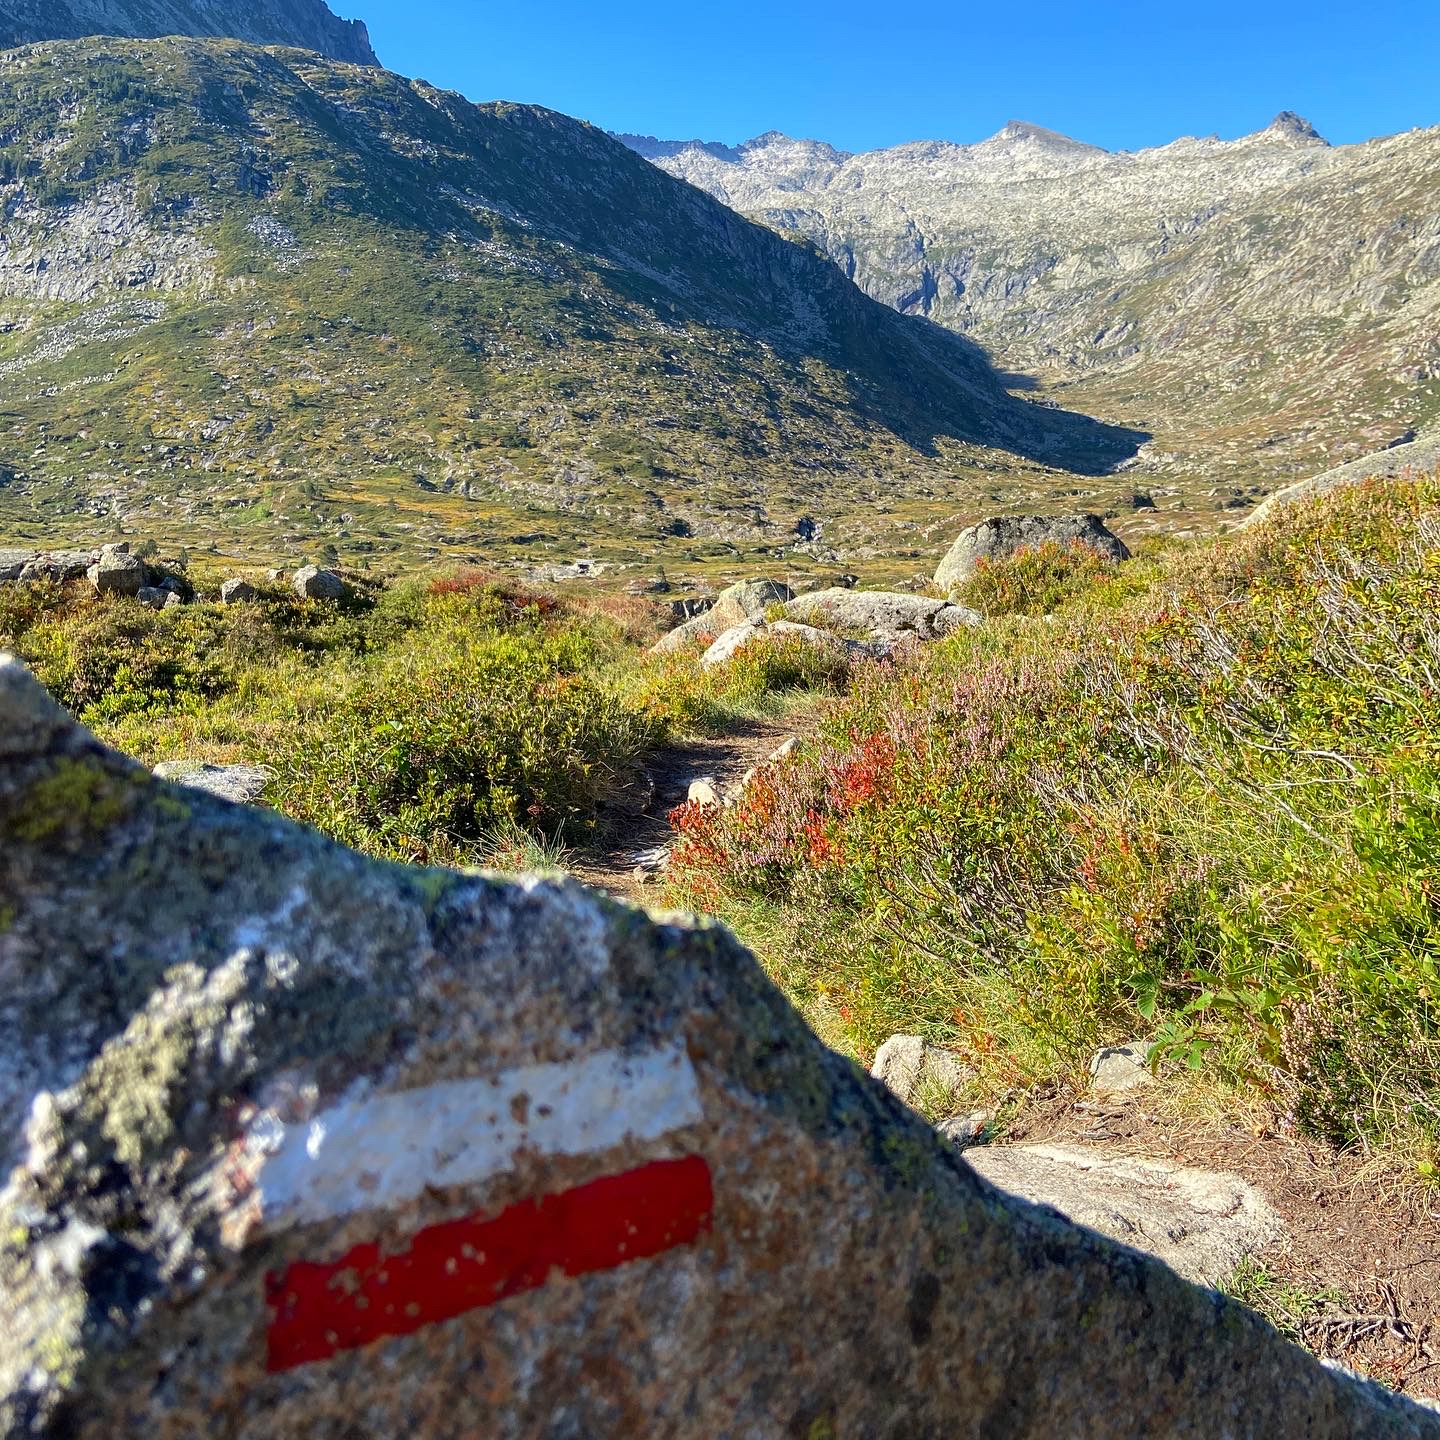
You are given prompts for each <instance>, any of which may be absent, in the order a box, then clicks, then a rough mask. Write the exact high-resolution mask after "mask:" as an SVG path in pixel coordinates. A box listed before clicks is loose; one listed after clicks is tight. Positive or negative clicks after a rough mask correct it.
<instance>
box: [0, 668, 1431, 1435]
mask: <svg viewBox="0 0 1440 1440" xmlns="http://www.w3.org/2000/svg"><path fill="white" fill-rule="evenodd" d="M58 794H64V795H68V796H73V795H77V794H83V795H84V796H86V797H87V804H86V806H85V807H84V809H83V812H72V811H69V810H65V809H51V808H41V809H37V806H48V805H50V804H51V797H54V796H56V795H58ZM0 837H3V840H4V843H3V844H0V895H3V896H4V897H5V923H4V933H3V956H4V970H5V985H4V987H3V992H0V1017H3V1019H0V1025H3V1032H0V1033H3V1036H4V1056H5V1063H4V1065H3V1066H0V1175H4V1176H5V1177H6V1181H5V1185H4V1189H3V1190H0V1235H3V1236H4V1244H3V1246H0V1332H3V1334H4V1336H5V1343H4V1345H3V1346H0V1417H3V1426H4V1429H5V1431H6V1433H8V1434H11V1435H15V1436H19V1435H22V1434H23V1435H30V1436H42V1435H52V1436H54V1435H59V1434H67V1435H73V1436H75V1437H76V1440H102V1437H110V1436H116V1435H146V1436H149V1435H155V1436H160V1435H173V1436H213V1437H215V1440H238V1437H241V1436H243V1437H245V1440H293V1437H296V1436H308V1437H316V1440H322V1437H327V1440H328V1437H338V1436H341V1435H344V1436H348V1437H354V1440H377V1437H389V1436H395V1435H414V1436H416V1437H417V1440H422V1437H424V1440H429V1437H435V1440H444V1437H453V1436H459V1435H493V1436H495V1437H497V1440H522V1437H533V1436H560V1435H566V1436H590V1437H595V1440H606V1437H621V1436H629V1435H635V1434H638V1433H644V1434H646V1435H648V1436H654V1437H657V1440H663V1437H672V1436H680V1435H686V1436H689V1435H716V1436H720V1435H732V1436H740V1435H747V1436H749V1435H754V1436H771V1435H777V1434H782V1433H786V1434H788V1433H794V1434H797V1435H818V1434H820V1433H821V1432H822V1430H823V1431H825V1432H827V1433H830V1434H834V1435H841V1436H854V1437H859V1436H872V1435H873V1436H923V1435H956V1436H960V1435H997V1436H998V1435H1000V1434H1002V1433H1003V1434H1004V1435H1005V1436H1006V1437H1008V1440H1040V1437H1047V1440H1048V1437H1052V1436H1056V1435H1074V1436H1081V1435H1094V1436H1099V1435H1103V1436H1106V1437H1110V1440H1139V1437H1142V1436H1148V1437H1180V1436H1191V1437H1193V1436H1201V1435H1230V1436H1234V1437H1236V1440H1243V1437H1251V1440H1258V1437H1269V1436H1292V1435H1295V1436H1298V1435H1305V1436H1306V1437H1307V1440H1352V1437H1360V1436H1366V1437H1369V1436H1374V1437H1380V1436H1382V1435H1383V1436H1385V1437H1387V1440H1435V1437H1436V1436H1437V1435H1440V1420H1437V1419H1436V1417H1435V1416H1433V1415H1431V1414H1428V1413H1426V1412H1424V1411H1422V1410H1420V1409H1419V1408H1417V1407H1415V1406H1413V1405H1412V1404H1411V1403H1410V1402H1408V1401H1406V1400H1404V1399H1403V1398H1401V1397H1399V1396H1397V1395H1394V1394H1392V1393H1389V1392H1387V1391H1385V1390H1383V1389H1382V1388H1381V1387H1379V1386H1375V1385H1370V1384H1366V1383H1364V1382H1362V1381H1360V1380H1358V1379H1355V1378H1353V1377H1350V1376H1346V1375H1343V1374H1339V1373H1336V1372H1333V1371H1330V1370H1327V1369H1325V1368H1324V1367H1322V1366H1321V1365H1320V1364H1318V1363H1317V1362H1316V1361H1315V1360H1314V1359H1312V1358H1311V1357H1310V1356H1308V1355H1306V1354H1305V1353H1304V1352H1303V1351H1302V1350H1300V1349H1299V1348H1298V1347H1296V1346H1292V1345H1290V1344H1288V1343H1286V1342H1285V1341H1283V1340H1282V1339H1281V1338H1280V1337H1279V1336H1278V1335H1277V1334H1276V1333H1275V1332H1274V1331H1273V1330H1272V1329H1271V1328H1270V1327H1269V1326H1267V1325H1266V1324H1265V1323H1264V1322H1263V1321H1262V1320H1261V1319H1260V1318H1259V1317H1258V1316H1255V1315H1254V1314H1252V1313H1251V1312H1249V1311H1247V1310H1246V1309H1245V1308H1244V1307H1243V1306H1240V1305H1237V1304H1235V1303H1234V1302H1232V1301H1230V1300H1227V1299H1226V1298H1224V1297H1223V1296H1220V1295H1218V1294H1216V1293H1214V1292H1211V1291H1206V1290H1202V1289H1199V1288H1196V1287H1194V1286H1191V1285H1189V1284H1187V1283H1186V1282H1185V1281H1184V1280H1182V1279H1180V1278H1179V1277H1178V1276H1176V1275H1175V1274H1173V1273H1172V1272H1171V1271H1169V1270H1167V1269H1166V1268H1165V1267H1164V1266H1163V1265H1161V1264H1160V1263H1159V1262H1158V1261H1155V1260H1153V1259H1150V1258H1148V1257H1146V1256H1144V1255H1141V1254H1138V1253H1136V1252H1134V1251H1131V1250H1125V1249H1121V1248H1117V1247H1115V1246H1114V1245H1112V1244H1111V1243H1110V1242H1109V1241H1107V1240H1104V1239H1102V1238H1101V1237H1100V1236H1098V1235H1095V1234H1092V1233H1090V1232H1087V1231H1085V1230H1083V1229H1079V1228H1077V1227H1075V1226H1072V1225H1070V1224H1068V1223H1066V1222H1065V1221H1063V1220H1062V1219H1060V1218H1059V1217H1057V1216H1056V1215H1055V1214H1054V1213H1053V1212H1051V1211H1048V1210H1045V1209H1040V1208H1036V1207H1033V1206H1030V1205H1026V1204H1024V1203H1023V1202H1022V1201H1020V1200H1018V1199H1012V1198H1008V1197H1006V1196H1005V1195H1004V1194H1002V1193H1000V1192H999V1191H996V1190H994V1189H992V1188H991V1187H989V1186H986V1185H984V1184H983V1183H982V1182H981V1181H980V1180H979V1179H978V1178H977V1177H976V1175H975V1173H974V1172H973V1171H972V1170H971V1169H970V1168H969V1167H968V1166H967V1165H966V1163H965V1161H964V1159H962V1157H961V1156H959V1155H957V1154H956V1152H955V1149H954V1147H953V1146H951V1145H950V1144H948V1143H947V1142H946V1141H945V1140H944V1139H942V1138H941V1137H940V1136H938V1135H937V1134H936V1133H935V1131H934V1130H933V1129H932V1128H931V1127H930V1126H928V1125H926V1124H924V1123H923V1122H922V1121H921V1120H920V1118H919V1117H918V1116H915V1115H913V1114H911V1113H909V1112H907V1111H906V1110H905V1109H904V1107H903V1106H901V1105H900V1104H899V1103H898V1102H896V1101H895V1100H894V1099H893V1097H892V1096H890V1095H889V1094H888V1093H887V1092H886V1091H885V1090H884V1089H883V1088H882V1087H880V1086H878V1085H874V1084H871V1083H867V1082H863V1081H862V1080H861V1078H860V1077H859V1076H858V1075H857V1074H856V1072H855V1069H854V1067H853V1066H852V1065H850V1064H849V1063H848V1062H847V1061H846V1060H844V1059H843V1058H842V1057H841V1056H839V1055H836V1054H835V1053H833V1052H832V1051H830V1050H828V1049H827V1048H826V1047H825V1046H824V1045H823V1044H821V1043H820V1041H819V1040H817V1038H816V1037H815V1036H814V1034H813V1033H812V1032H811V1031H810V1030H809V1029H808V1027H807V1026H806V1025H805V1023H804V1021H803V1019H802V1018H801V1017H800V1016H799V1015H798V1014H797V1013H796V1012H795V1011H794V1009H793V1008H792V1007H791V1006H790V1005H789V1004H787V1002H786V1001H785V999H784V997H783V996H782V995H781V994H780V992H779V991H778V990H777V989H776V988H775V987H774V985H772V984H771V983H770V982H769V980H768V979H767V978H766V976H765V973H764V971H763V970H762V969H761V967H760V966H759V965H758V964H757V963H756V962H755V960H754V959H753V957H751V956H750V955H748V954H747V953H746V952H745V951H744V950H742V949H741V948H740V946H739V945H738V944H737V943H736V942H735V941H734V940H733V939H732V938H731V937H730V935H729V934H728V933H727V932H726V931H725V930H724V929H723V928H722V927H720V926H717V925H709V924H706V925H698V926H696V925H691V924H688V923H686V922H685V921H684V920H682V919H681V918H679V917H675V916H668V917H666V918H665V920H664V921H663V923H657V922H653V921H651V920H650V919H649V917H647V916H646V915H645V914H644V913H642V912H640V911H636V910H632V909H630V908H628V907H625V906H621V905H619V904H616V903H614V902H611V901H608V900H604V899H601V898H599V897H597V896H595V895H593V894H591V893H589V892H587V891H585V890H583V889H582V888H581V887H579V886H577V885H575V884H574V883H573V882H570V881H565V880H559V879H554V878H545V877H536V876H532V877H528V878H524V879H521V880H519V881H514V882H511V881H505V880H501V879H499V878H497V877H494V876H489V875H483V874H457V873H450V872H445V871H440V870H410V869H407V868H405V867H403V866H399V865H393V864H382V863H379V862H375V861H371V860H368V859H366V858H364V857H362V856H358V855H355V854H352V853H350V852H348V851H345V850H343V849H342V848H340V847H339V846H336V845H334V844H333V843H331V842H329V841H327V840H325V839H324V838H323V837H321V836H319V835H317V834H316V833H314V832H313V831H309V830H306V829H304V828H302V827H300V826H297V825H294V824H292V823H290V822H289V821H287V820H286V819H284V818H283V817H282V816H279V815H277V814H274V813H272V812H269V811H263V810H253V809H250V808H248V807H244V806H235V805H227V804H225V803H223V802H222V801H220V800H217V799H215V798H214V797H212V796H209V795H206V794H203V793H200V792H196V791H186V792H179V791H177V790H176V789H175V787H173V786H170V785H167V784H165V783H164V782H162V781H159V780H156V779H154V778H153V777H150V776H147V775H146V774H145V772H144V771H143V770H140V769H139V768H138V767H136V766H135V765H133V764H132V763H131V762H129V761H127V760H125V759H124V758H122V757H121V756H118V755H116V754H114V753H113V752H110V751H107V750H105V749H104V748H103V747H102V746H100V745H99V744H98V743H97V742H96V741H95V739H94V738H93V737H92V736H90V735H89V734H87V733H86V732H84V731H83V730H81V729H80V728H79V727H77V726H76V725H74V723H73V722H71V721H70V720H69V719H68V718H67V717H66V716H64V715H63V714H62V713H61V712H60V711H59V710H58V709H57V708H56V707H55V706H54V705H52V704H51V703H50V702H49V700H48V699H47V697H46V696H45V695H44V693H43V691H41V689H40V687H39V686H38V685H37V684H36V683H35V682H34V681H33V680H32V679H31V678H30V677H29V676H28V675H27V674H26V673H25V672H24V670H23V669H22V668H21V667H20V666H19V665H18V664H16V663H15V662H13V661H0ZM97 981H103V983H97ZM972 1153H974V1154H976V1155H979V1156H985V1155H986V1154H987V1152H986V1151H985V1150H984V1149H983V1148H982V1149H981V1150H979V1151H975V1152H972ZM1172 1178H1173V1176H1172ZM1084 1182H1085V1184H1086V1185H1088V1186H1089V1187H1091V1189H1092V1190H1093V1171H1092V1172H1090V1173H1089V1174H1086V1175H1085V1176H1084ZM1231 1209H1232V1211H1233V1206H1232V1207H1231ZM1146 1223H1147V1225H1148V1223H1149V1222H1146ZM1209 1268H1210V1267H1206V1269H1207V1271H1208V1269H1209ZM857 1296H860V1297H863V1303H860V1302H859V1301H857ZM391 1297H393V1298H391Z"/></svg>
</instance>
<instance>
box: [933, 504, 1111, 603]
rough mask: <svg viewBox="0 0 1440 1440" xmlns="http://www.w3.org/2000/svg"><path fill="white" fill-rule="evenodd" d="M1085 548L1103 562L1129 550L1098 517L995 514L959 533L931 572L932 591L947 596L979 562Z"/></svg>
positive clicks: (968, 575)
mask: <svg viewBox="0 0 1440 1440" xmlns="http://www.w3.org/2000/svg"><path fill="white" fill-rule="evenodd" d="M1045 544H1056V545H1088V546H1089V547H1090V549H1092V550H1094V551H1095V552H1096V553H1097V554H1100V555H1103V556H1104V557H1105V558H1106V559H1107V560H1117V561H1118V560H1128V559H1129V558H1130V551H1129V550H1128V549H1127V548H1126V546H1125V542H1124V541H1123V540H1121V539H1120V537H1119V536H1118V535H1112V534H1111V533H1110V531H1109V530H1107V529H1106V528H1105V522H1104V521H1103V520H1102V519H1101V518H1100V517H1099V516H1098V515H996V516H993V517H992V518H991V519H989V520H982V521H981V522H980V523H979V524H978V525H972V526H971V527H970V528H969V529H968V530H962V531H961V532H960V536H959V538H958V539H957V540H956V541H955V543H954V544H953V545H952V546H951V547H950V549H949V551H948V552H947V554H946V556H945V558H944V559H943V560H942V561H941V562H940V565H939V568H938V569H937V570H936V571H935V588H936V589H937V590H939V591H940V593H941V594H942V595H948V594H949V593H950V592H951V591H952V590H954V588H955V587H956V586H957V585H960V584H962V583H963V582H964V581H966V580H968V579H969V578H970V577H971V576H972V575H973V574H974V573H975V570H976V567H977V566H978V565H979V564H980V562H981V561H982V560H997V559H999V558H1001V557H1002V556H1006V555H1013V554H1014V553H1015V552H1016V551H1017V550H1031V549H1034V548H1035V546H1037V545H1045Z"/></svg>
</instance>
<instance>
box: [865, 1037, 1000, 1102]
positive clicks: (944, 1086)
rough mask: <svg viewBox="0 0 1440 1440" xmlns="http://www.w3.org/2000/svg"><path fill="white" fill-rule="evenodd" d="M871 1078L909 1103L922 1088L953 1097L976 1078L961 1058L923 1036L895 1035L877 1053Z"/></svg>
mask: <svg viewBox="0 0 1440 1440" xmlns="http://www.w3.org/2000/svg"><path fill="white" fill-rule="evenodd" d="M870 1074H871V1076H872V1077H873V1078H874V1079H876V1080H878V1081H879V1082H880V1083H881V1084H882V1085H884V1086H886V1087H887V1088H888V1089H889V1090H890V1091H892V1092H893V1093H894V1095H895V1096H896V1098H897V1099H900V1100H904V1101H906V1102H907V1103H908V1102H909V1101H911V1100H914V1099H915V1098H916V1096H917V1092H918V1091H920V1089H921V1088H922V1087H928V1088H931V1089H937V1090H941V1091H944V1092H946V1093H948V1094H949V1095H951V1096H953V1095H955V1094H956V1093H957V1092H959V1091H960V1090H963V1089H964V1087H965V1086H966V1085H967V1084H969V1083H970V1081H971V1080H973V1079H974V1078H975V1077H974V1074H973V1072H972V1071H971V1070H970V1069H969V1068H968V1067H967V1066H966V1065H965V1063H964V1061H962V1060H961V1059H960V1057H959V1056H958V1055H955V1054H953V1053H952V1052H951V1051H949V1050H942V1049H941V1048H940V1046H938V1045H931V1044H930V1043H929V1042H928V1041H926V1040H924V1039H923V1038H922V1037H921V1036H919V1035H892V1036H891V1037H890V1038H889V1039H888V1040H887V1041H886V1042H885V1043H884V1044H883V1045H882V1046H881V1047H880V1048H879V1049H878V1050H877V1051H876V1052H875V1063H874V1064H873V1065H872V1066H871V1067H870Z"/></svg>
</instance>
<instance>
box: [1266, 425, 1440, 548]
mask: <svg viewBox="0 0 1440 1440" xmlns="http://www.w3.org/2000/svg"><path fill="white" fill-rule="evenodd" d="M1437 467H1440V435H1432V436H1429V437H1422V438H1421V439H1419V440H1412V441H1410V442H1409V443H1408V444H1405V445H1391V446H1390V447H1389V448H1388V449H1386V450H1377V451H1376V452H1375V453H1374V454H1373V455H1365V456H1362V457H1361V458H1360V459H1359V460H1351V461H1350V462H1349V463H1348V464H1345V465H1337V466H1336V467H1335V468H1334V469H1333V470H1326V471H1324V472H1323V473H1322V474H1320V475H1312V476H1311V477H1310V478H1309V479H1308V480H1300V481H1297V482H1296V483H1295V484H1294V485H1287V486H1286V487H1285V488H1284V489H1283V490H1277V491H1276V492H1275V493H1274V494H1273V495H1271V496H1270V497H1269V498H1268V499H1267V500H1266V501H1265V502H1264V503H1263V504H1261V505H1257V506H1256V507H1255V509H1254V510H1252V511H1251V512H1250V514H1248V515H1247V516H1246V517H1245V518H1244V519H1243V520H1242V521H1241V522H1240V528H1241V529H1242V530H1248V529H1249V528H1250V527H1251V526H1252V525H1263V524H1264V523H1265V522H1266V521H1267V520H1272V519H1274V518H1275V516H1276V515H1278V514H1279V513H1280V512H1281V511H1282V510H1284V509H1286V508H1287V507H1288V506H1291V505H1294V504H1295V503H1296V502H1297V501H1304V500H1311V499H1314V498H1316V497H1317V496H1320V495H1324V494H1327V493H1328V492H1329V491H1331V490H1338V489H1339V488H1340V487H1341V486H1343V485H1358V484H1359V483H1360V482H1361V481H1362V480H1368V479H1370V478H1371V477H1372V476H1378V477H1381V478H1389V477H1392V476H1397V475H1407V474H1413V475H1424V474H1426V473H1427V472H1429V471H1431V470H1434V469H1436V468H1437Z"/></svg>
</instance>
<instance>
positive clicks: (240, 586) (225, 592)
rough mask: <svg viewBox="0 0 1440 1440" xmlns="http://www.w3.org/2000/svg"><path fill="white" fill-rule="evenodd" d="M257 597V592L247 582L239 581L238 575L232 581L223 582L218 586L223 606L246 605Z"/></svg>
mask: <svg viewBox="0 0 1440 1440" xmlns="http://www.w3.org/2000/svg"><path fill="white" fill-rule="evenodd" d="M258 595H259V591H257V590H256V589H255V587H254V586H253V585H252V584H251V583H250V582H249V581H248V580H244V579H241V578H240V577H239V576H238V575H237V576H235V577H234V578H233V579H230V580H225V581H222V582H221V585H220V601H221V603H222V604H224V605H248V604H250V602H251V601H253V600H255V599H256V598H257V597H258Z"/></svg>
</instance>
